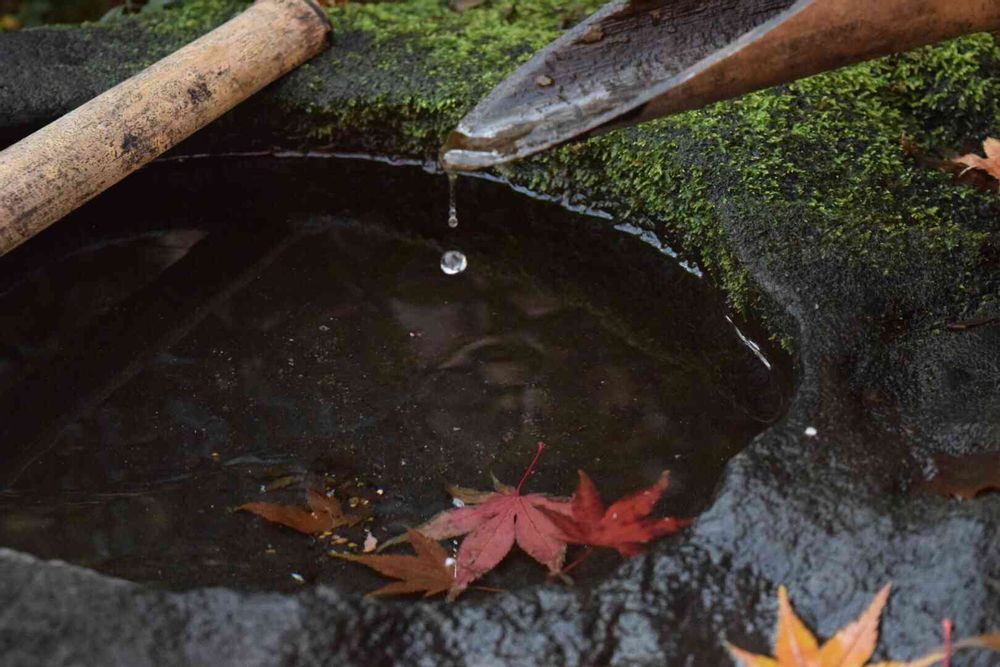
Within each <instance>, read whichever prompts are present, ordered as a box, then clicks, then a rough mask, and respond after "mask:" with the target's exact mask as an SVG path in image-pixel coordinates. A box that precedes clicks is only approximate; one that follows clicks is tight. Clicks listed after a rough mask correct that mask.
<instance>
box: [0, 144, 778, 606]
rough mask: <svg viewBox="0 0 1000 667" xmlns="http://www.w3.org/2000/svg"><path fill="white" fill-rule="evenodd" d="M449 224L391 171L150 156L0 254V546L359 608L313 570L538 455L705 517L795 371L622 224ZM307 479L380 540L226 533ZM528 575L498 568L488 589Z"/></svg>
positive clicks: (415, 186)
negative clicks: (446, 257)
mask: <svg viewBox="0 0 1000 667" xmlns="http://www.w3.org/2000/svg"><path fill="white" fill-rule="evenodd" d="M447 204H448V201H447V184H446V181H445V179H444V178H443V177H441V176H434V175H430V174H427V173H424V172H423V171H421V170H419V169H416V168H412V167H410V168H399V167H391V166H387V165H383V164H376V163H373V162H360V161H339V160H318V159H314V160H305V159H274V158H212V159H193V160H185V161H170V162H163V163H159V164H155V165H153V166H151V167H150V168H147V169H146V170H143V171H142V172H140V173H139V174H137V175H135V176H133V177H132V178H130V179H129V180H128V181H126V182H125V183H124V184H122V185H121V186H120V187H118V188H115V189H114V190H112V191H111V192H109V193H107V194H105V195H103V196H102V197H100V198H98V199H97V200H96V201H94V202H93V203H91V204H90V205H88V206H87V207H85V208H84V209H83V210H81V211H79V212H78V213H77V214H75V215H73V216H72V217H71V218H69V219H67V220H65V221H63V222H61V223H59V224H58V225H56V226H54V227H53V228H52V229H50V230H49V231H47V232H46V233H45V234H43V235H42V236H40V237H39V238H38V239H36V240H35V241H33V242H32V243H30V244H27V245H26V246H24V247H22V248H21V249H19V250H18V251H17V252H16V253H14V254H12V255H11V256H10V257H9V258H6V259H5V261H4V264H3V266H2V267H0V312H2V313H3V320H4V322H3V326H2V327H0V394H2V397H3V398H2V400H0V412H2V415H0V425H2V426H0V442H2V443H3V444H2V448H3V461H4V464H3V466H2V468H0V481H2V486H0V546H3V547H10V548H13V549H17V550H20V551H24V552H27V553H30V554H33V555H35V556H38V557H41V558H43V559H61V560H64V561H68V562H70V563H75V564H79V565H82V566H85V567H88V568H92V569H94V570H97V571H99V572H101V573H104V574H107V575H112V576H115V577H121V578H124V579H127V580H131V581H135V582H140V583H142V584H148V585H150V586H153V587H157V588H167V589H174V590H186V589H192V588H198V587H204V586H226V587H232V588H236V589H243V590H274V591H294V590H298V589H300V588H302V587H303V586H310V585H312V584H314V583H317V582H319V583H325V584H329V585H331V586H334V587H336V588H338V589H340V590H342V591H345V592H357V593H361V592H365V591H370V590H372V589H373V588H375V587H377V586H378V585H380V583H381V582H382V580H381V579H380V578H379V577H378V576H377V575H374V574H372V573H369V572H368V571H367V570H365V569H364V568H362V567H360V566H358V565H354V564H350V563H344V562H342V561H336V560H333V559H330V558H329V557H328V556H327V555H326V554H327V551H329V550H330V549H331V548H336V549H338V550H346V551H356V547H355V545H358V544H360V543H361V542H362V541H363V539H364V537H365V536H366V532H365V531H370V532H371V534H372V535H374V536H375V537H376V538H377V539H379V540H380V541H384V540H385V539H387V538H389V537H391V536H394V535H396V534H398V533H400V532H402V531H403V530H404V529H405V528H406V527H407V526H412V525H416V524H418V523H420V522H421V521H423V520H425V519H426V518H428V517H430V516H432V515H433V514H434V513H436V512H438V511H441V510H443V509H446V508H447V507H449V497H448V495H447V494H446V493H445V491H444V485H445V484H446V483H449V482H451V483H457V484H461V485H463V486H468V487H475V488H488V487H489V484H490V475H491V474H495V475H497V476H498V477H499V478H500V479H501V480H504V481H507V482H509V483H514V482H515V481H516V480H517V479H518V478H519V477H520V475H521V473H522V471H523V469H524V468H525V466H526V465H527V464H528V462H529V461H530V459H531V456H532V454H533V453H534V450H535V444H536V442H538V441H544V442H546V443H547V444H548V449H547V450H546V452H545V454H544V456H543V458H542V460H541V463H540V466H539V468H538V470H537V473H536V474H535V475H534V477H533V478H532V479H531V481H530V483H529V486H528V489H531V490H538V491H546V492H550V493H555V494H563V495H569V494H570V493H571V492H572V490H573V488H574V487H575V482H576V470H577V469H584V470H586V471H587V472H588V473H589V474H590V475H591V476H592V477H593V478H594V479H595V481H596V482H597V483H598V484H599V486H600V488H601V489H602V491H603V492H604V494H605V495H606V497H607V498H614V497H617V496H620V495H622V494H625V493H628V492H629V491H631V490H634V489H637V488H640V487H642V486H646V485H649V484H651V483H652V482H653V481H654V480H655V479H656V478H657V476H658V475H659V474H660V472H661V471H662V470H663V469H670V470H671V471H672V475H673V477H672V480H673V484H672V486H671V488H670V490H669V491H668V493H667V496H666V497H665V499H664V500H663V501H662V503H661V506H660V507H659V508H658V512H660V513H669V514H674V515H679V516H696V515H697V514H698V513H699V512H700V511H701V510H703V509H704V508H706V507H707V506H708V505H709V503H710V502H711V500H712V498H713V493H714V491H715V488H716V485H717V483H718V481H719V479H720V476H721V474H722V472H723V469H724V466H725V464H726V462H727V461H728V460H729V459H730V458H731V457H732V456H733V455H734V454H736V453H737V452H739V451H740V450H741V448H743V447H744V446H745V445H746V444H747V443H748V442H749V441H750V440H751V439H752V438H753V437H754V436H755V435H756V434H757V433H759V432H760V431H762V430H763V429H764V428H765V427H766V426H767V425H768V424H770V423H772V422H774V421H775V420H776V419H778V418H779V417H780V416H781V415H782V414H783V411H784V409H785V407H786V405H787V401H788V395H789V388H790V382H789V364H788V360H787V359H786V358H785V357H784V356H783V355H781V354H780V353H778V352H776V351H774V350H771V349H764V350H761V349H758V348H757V347H756V345H755V344H754V343H752V342H750V339H749V338H748V337H747V336H749V337H750V338H753V339H755V340H757V341H763V340H764V335H763V334H762V332H761V331H760V330H759V329H757V328H756V327H755V325H754V324H753V323H745V322H740V323H739V326H740V327H742V328H744V329H745V330H746V335H745V334H744V333H743V331H741V330H740V329H737V326H736V325H735V324H734V323H733V322H732V321H731V319H730V317H731V315H730V313H729V312H728V311H727V308H726V306H725V303H724V301H723V300H722V299H721V298H720V297H719V295H718V294H716V293H715V292H714V291H713V290H712V289H711V288H710V287H709V285H708V284H707V283H706V281H705V280H703V279H701V278H699V277H697V276H696V275H694V274H693V273H691V272H690V271H688V270H685V268H684V267H682V266H681V265H680V264H679V263H678V262H677V261H675V260H674V259H672V258H671V257H669V256H668V255H667V254H665V252H664V251H663V250H662V249H658V248H657V247H654V245H653V244H650V243H649V242H648V241H650V240H651V239H650V238H648V237H647V238H646V241H647V242H644V241H643V240H642V239H640V238H638V237H636V236H635V235H632V234H629V233H627V232H628V231H629V230H632V229H633V228H630V227H629V226H628V225H627V224H626V225H625V226H624V228H623V229H624V230H625V231H621V230H619V231H615V230H612V229H610V226H609V225H608V224H607V222H606V221H603V220H597V219H595V218H594V217H592V216H588V215H583V214H580V213H572V212H569V211H567V210H565V209H563V208H561V207H559V206H557V205H555V204H552V203H546V202H541V201H537V200H533V199H530V198H528V197H524V196H520V195H516V194H514V193H512V192H511V191H510V190H508V189H507V188H505V187H503V186H501V185H499V184H496V183H488V182H485V181H481V180H476V181H473V180H463V181H461V182H460V184H459V200H458V204H459V217H460V220H461V224H460V226H459V227H458V228H457V229H455V230H451V229H449V228H448V227H447V225H446V222H445V221H446V218H447ZM625 222H626V223H627V221H625ZM453 248H458V249H461V250H462V251H463V252H464V253H465V254H466V256H467V257H468V260H469V267H468V269H467V270H465V271H464V272H463V273H461V274H459V275H454V276H449V275H445V274H444V273H443V272H442V270H441V269H440V267H439V259H440V257H441V254H442V252H443V251H444V250H448V249H453ZM307 487H321V488H329V489H332V490H335V492H336V494H337V495H338V497H340V499H341V500H342V502H344V503H345V504H347V503H356V504H358V505H360V506H363V507H365V508H366V509H368V510H369V511H370V512H371V515H372V516H371V520H370V521H368V522H366V523H364V524H363V526H362V527H359V528H356V529H353V530H351V529H348V530H346V531H341V532H342V533H343V534H339V533H338V536H339V537H340V538H341V539H340V544H334V543H333V541H332V539H331V538H328V539H321V540H316V539H314V538H310V537H307V536H304V535H299V534H296V533H294V532H292V531H290V530H287V529H284V528H280V527H276V526H274V525H270V524H267V523H265V522H263V521H262V520H260V519H258V518H256V517H252V516H250V515H248V514H243V513H239V514H236V513H233V512H232V509H233V508H234V507H235V506H237V505H239V504H241V503H243V502H247V501H257V500H264V501H269V502H282V503H297V504H301V503H302V500H303V496H304V489H305V488H307ZM669 539H674V540H679V541H682V540H684V536H683V535H681V536H678V537H675V538H669ZM345 540H346V541H347V543H346V544H345V543H344V541H345ZM620 562H621V561H620V557H619V556H617V555H616V554H614V553H608V554H601V555H599V556H598V557H595V558H592V559H590V560H589V561H588V562H587V563H585V564H584V566H582V567H580V568H579V569H578V570H577V571H576V572H575V578H576V580H577V581H576V585H577V586H583V587H586V586H591V585H593V584H595V583H597V582H599V581H601V580H602V579H603V578H605V577H606V576H607V575H608V574H609V573H610V572H612V571H613V570H614V569H615V568H616V567H618V566H619V564H620ZM545 581H546V577H545V572H544V570H543V569H542V568H540V567H538V566H536V565H534V564H533V563H532V562H531V561H529V560H528V559H527V558H526V557H524V556H522V555H515V556H513V557H511V558H509V559H508V560H507V561H506V562H505V563H504V564H503V565H502V566H501V567H500V568H499V569H498V570H497V571H496V572H495V573H493V574H491V575H490V576H488V577H487V578H486V579H484V581H483V583H484V584H487V585H490V586H495V587H502V588H519V587H523V586H528V585H543V584H545ZM550 585H558V584H550ZM471 595H479V596H482V595H486V594H485V593H471Z"/></svg>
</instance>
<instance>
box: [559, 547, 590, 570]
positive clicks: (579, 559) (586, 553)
mask: <svg viewBox="0 0 1000 667" xmlns="http://www.w3.org/2000/svg"><path fill="white" fill-rule="evenodd" d="M592 553H594V548H593V547H587V548H586V549H584V550H583V553H582V554H580V555H579V556H577V557H576V560H574V561H573V562H572V563H570V564H569V565H567V566H566V567H564V568H563V570H562V573H563V574H566V573H567V572H569V571H570V570H572V569H573V568H575V567H576V566H578V565H579V564H580V563H582V562H583V561H585V560H587V559H588V558H589V557H590V554H592Z"/></svg>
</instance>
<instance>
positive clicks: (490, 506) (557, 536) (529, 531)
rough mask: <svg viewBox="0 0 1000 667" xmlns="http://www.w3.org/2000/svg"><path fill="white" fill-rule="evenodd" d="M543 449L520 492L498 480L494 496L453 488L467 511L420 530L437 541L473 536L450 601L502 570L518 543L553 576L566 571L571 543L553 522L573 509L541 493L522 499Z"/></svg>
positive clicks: (459, 562) (460, 557) (460, 559)
mask: <svg viewBox="0 0 1000 667" xmlns="http://www.w3.org/2000/svg"><path fill="white" fill-rule="evenodd" d="M543 449H545V444H544V443H541V442H540V443H538V451H537V452H536V453H535V458H534V460H532V462H531V465H530V466H528V469H527V470H526V471H525V473H524V476H523V477H522V478H521V481H520V482H519V483H518V485H517V487H510V486H506V485H504V484H500V483H499V482H497V481H496V480H495V479H494V481H493V482H494V487H495V488H496V490H495V491H493V492H485V491H470V490H467V489H459V488H454V487H453V488H452V489H451V493H452V495H453V496H454V497H455V498H457V499H459V500H462V501H463V502H464V503H466V505H467V506H465V507H459V508H457V509H452V510H447V511H445V512H442V513H440V514H438V515H437V516H436V517H434V518H433V519H431V520H430V521H428V522H427V523H425V524H424V525H422V526H420V527H419V528H417V530H419V531H420V532H421V533H422V534H423V535H425V536H427V537H429V538H431V539H435V540H444V539H449V538H452V537H458V536H460V535H466V536H467V537H466V538H465V539H464V540H463V541H462V545H461V546H460V547H459V549H458V554H457V556H456V559H455V560H456V567H457V573H456V576H455V584H454V585H453V586H452V589H451V594H450V596H449V597H451V598H454V597H455V596H456V595H458V594H459V593H461V592H462V591H463V590H464V589H466V588H467V587H468V586H469V584H470V583H472V582H473V581H475V580H476V579H478V578H479V577H481V576H483V575H484V574H486V573H487V572H489V571H490V570H492V569H493V568H494V567H496V566H497V565H498V564H499V563H500V561H502V560H503V559H504V557H505V556H506V555H507V554H508V553H509V552H510V550H511V547H513V546H514V543H515V542H517V545H518V546H519V547H521V549H523V550H524V551H525V553H527V554H528V555H529V556H531V557H532V558H534V559H535V560H537V561H538V562H539V563H541V564H543V565H545V566H546V567H548V568H549V571H550V572H552V573H554V574H555V573H558V572H560V571H561V570H562V566H563V562H564V561H565V560H566V542H565V541H564V540H563V539H562V533H561V531H560V530H559V529H558V528H557V527H556V526H555V525H554V524H553V523H552V519H551V517H553V516H561V515H565V516H567V517H568V515H569V504H568V503H567V502H566V501H565V500H559V499H554V498H550V497H548V496H545V495H542V494H540V493H532V494H529V495H521V488H522V487H523V486H524V483H525V482H526V481H527V480H528V477H530V476H531V473H532V472H534V469H535V465H537V463H538V457H539V456H541V453H542V450H543ZM543 510H544V511H543Z"/></svg>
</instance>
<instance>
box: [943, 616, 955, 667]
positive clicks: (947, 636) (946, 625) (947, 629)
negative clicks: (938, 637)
mask: <svg viewBox="0 0 1000 667" xmlns="http://www.w3.org/2000/svg"><path fill="white" fill-rule="evenodd" d="M953 627H954V624H953V623H952V622H951V619H950V618H946V619H944V620H943V621H941V628H942V629H943V630H944V661H943V662H942V663H941V667H951V653H952V644H951V631H952V628H953Z"/></svg>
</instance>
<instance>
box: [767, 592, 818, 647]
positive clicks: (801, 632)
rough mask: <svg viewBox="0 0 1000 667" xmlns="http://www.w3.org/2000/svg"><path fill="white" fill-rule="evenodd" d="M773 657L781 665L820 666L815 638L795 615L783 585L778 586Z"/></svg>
mask: <svg viewBox="0 0 1000 667" xmlns="http://www.w3.org/2000/svg"><path fill="white" fill-rule="evenodd" d="M774 657H775V658H777V659H778V664H779V665H781V666H782V667H821V665H820V661H819V645H818V644H817V643H816V638H815V637H814V636H813V634H812V633H811V632H809V628H807V627H806V626H805V624H804V623H803V622H802V621H801V620H800V619H799V617H798V616H796V615H795V611H794V610H793V609H792V605H791V603H790V602H789V601H788V590H787V589H786V588H785V587H784V586H781V587H780V588H778V638H777V639H776V640H775V642H774Z"/></svg>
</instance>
